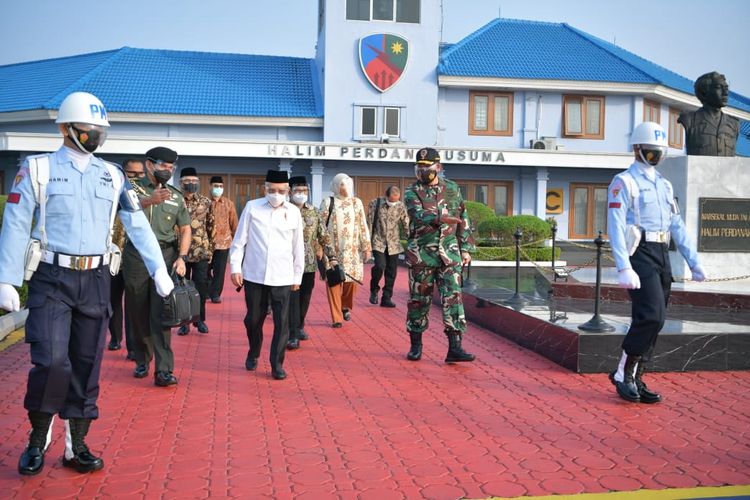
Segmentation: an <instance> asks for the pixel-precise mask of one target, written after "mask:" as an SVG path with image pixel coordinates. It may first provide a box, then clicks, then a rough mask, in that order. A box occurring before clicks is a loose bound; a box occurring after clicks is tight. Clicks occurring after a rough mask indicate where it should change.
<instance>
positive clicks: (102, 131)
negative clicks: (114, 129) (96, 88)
mask: <svg viewBox="0 0 750 500" xmlns="http://www.w3.org/2000/svg"><path fill="white" fill-rule="evenodd" d="M55 123H64V124H66V125H67V126H66V128H67V130H68V137H70V139H71V140H72V141H73V142H74V143H75V145H76V146H77V147H78V149H80V150H81V151H83V152H84V153H93V152H94V151H96V149H97V148H98V147H99V146H101V145H102V144H104V141H105V140H106V139H107V127H109V121H108V120H107V110H106V109H105V108H104V104H102V102H101V101H100V100H99V99H97V98H96V96H94V95H92V94H89V93H88V92H73V93H72V94H70V95H69V96H68V97H66V98H65V99H63V102H62V103H61V104H60V110H59V111H58V112H57V120H55Z"/></svg>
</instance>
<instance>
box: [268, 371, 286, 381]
mask: <svg viewBox="0 0 750 500" xmlns="http://www.w3.org/2000/svg"><path fill="white" fill-rule="evenodd" d="M271 376H272V377H273V378H274V380H284V379H285V378H286V372H285V371H284V369H283V368H279V369H278V370H271Z"/></svg>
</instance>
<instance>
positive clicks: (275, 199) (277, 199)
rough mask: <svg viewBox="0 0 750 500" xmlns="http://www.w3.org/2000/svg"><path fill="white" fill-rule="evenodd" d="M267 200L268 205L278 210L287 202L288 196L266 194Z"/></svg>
mask: <svg viewBox="0 0 750 500" xmlns="http://www.w3.org/2000/svg"><path fill="white" fill-rule="evenodd" d="M266 200H268V203H269V204H270V205H271V206H272V207H273V208H276V207H278V206H281V204H282V203H284V201H285V200H286V195H285V194H281V193H273V194H266Z"/></svg>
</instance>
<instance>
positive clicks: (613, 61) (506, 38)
mask: <svg viewBox="0 0 750 500" xmlns="http://www.w3.org/2000/svg"><path fill="white" fill-rule="evenodd" d="M438 74H440V75H446V76H467V77H485V78H518V79H547V80H572V81H597V82H618V83H652V84H661V85H664V86H666V87H670V88H673V89H676V90H679V91H682V92H685V93H688V94H691V95H692V94H693V81H692V80H690V79H688V78H685V77H683V76H681V75H678V74H677V73H674V72H672V71H670V70H668V69H666V68H664V67H662V66H659V65H658V64H655V63H653V62H651V61H648V60H646V59H643V58H642V57H639V56H637V55H635V54H633V53H632V52H628V51H627V50H625V49H623V48H620V47H618V46H616V45H614V44H612V43H609V42H606V41H604V40H602V39H600V38H597V37H595V36H593V35H589V34H588V33H585V32H583V31H580V30H578V29H576V28H573V27H571V26H569V25H567V24H565V23H547V22H538V21H525V20H518V19H495V20H493V21H491V22H489V23H488V24H486V25H485V26H483V27H482V28H480V29H478V30H477V31H475V32H474V33H472V34H470V35H469V36H467V37H466V38H464V39H463V40H461V41H459V42H458V43H455V44H453V45H451V46H449V47H446V48H444V50H443V51H442V53H441V57H440V64H439V67H438ZM729 105H730V106H733V107H736V108H738V109H743V110H745V111H750V99H748V98H746V97H744V96H741V95H739V94H736V93H734V92H730V96H729Z"/></svg>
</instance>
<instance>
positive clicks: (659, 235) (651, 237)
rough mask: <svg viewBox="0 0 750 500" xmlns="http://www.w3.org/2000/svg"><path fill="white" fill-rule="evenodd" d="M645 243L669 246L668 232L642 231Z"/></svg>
mask: <svg viewBox="0 0 750 500" xmlns="http://www.w3.org/2000/svg"><path fill="white" fill-rule="evenodd" d="M643 237H644V238H645V239H646V241H651V242H654V243H666V244H669V231H643Z"/></svg>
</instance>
